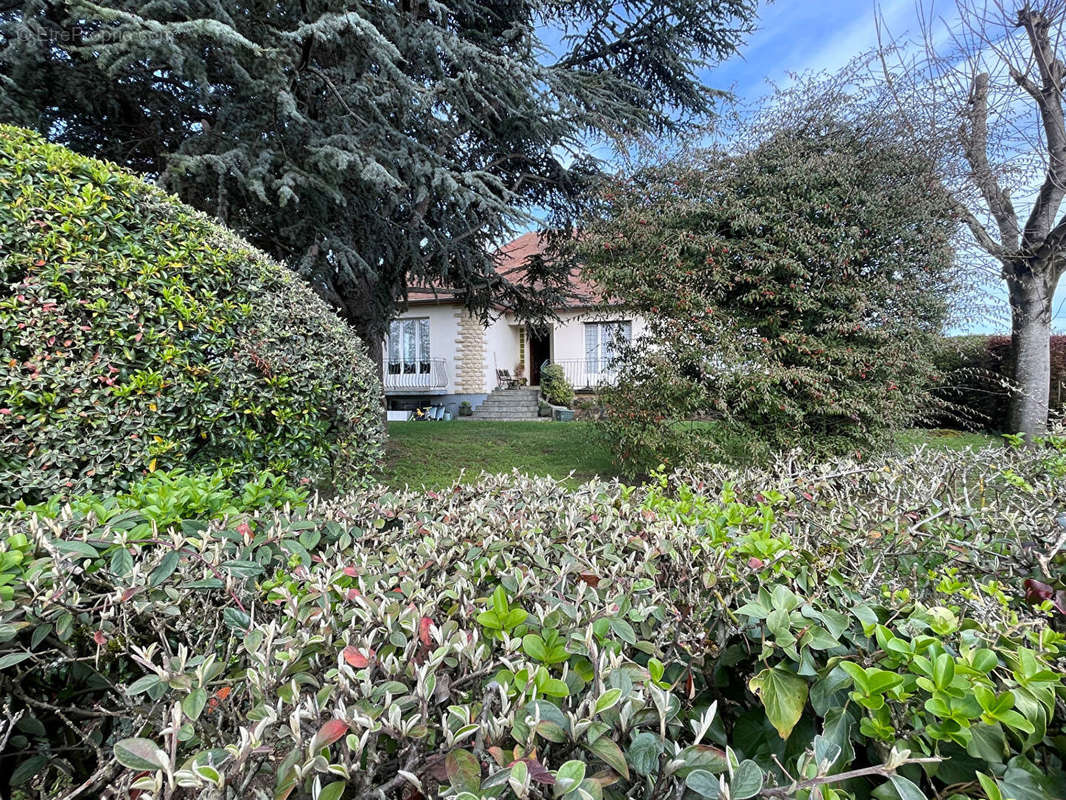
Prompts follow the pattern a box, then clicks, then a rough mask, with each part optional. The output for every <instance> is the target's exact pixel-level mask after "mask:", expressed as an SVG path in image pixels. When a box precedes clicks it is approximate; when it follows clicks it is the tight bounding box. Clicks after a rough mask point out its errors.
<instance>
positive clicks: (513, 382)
mask: <svg viewBox="0 0 1066 800" xmlns="http://www.w3.org/2000/svg"><path fill="white" fill-rule="evenodd" d="M496 388H497V389H517V388H518V378H515V377H513V376H512V375H511V371H510V370H506V369H498V370H496Z"/></svg>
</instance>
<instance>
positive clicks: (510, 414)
mask: <svg viewBox="0 0 1066 800" xmlns="http://www.w3.org/2000/svg"><path fill="white" fill-rule="evenodd" d="M539 395H540V390H539V389H496V390H495V391H494V392H492V394H490V395H489V396H488V397H487V398H485V402H484V403H482V404H481V405H480V406H478V407H477V408H475V409H474V415H473V416H472V417H467V418H466V419H493V420H521V419H525V420H537V419H541V417H538V416H537V398H538V396H539ZM460 419H462V417H460Z"/></svg>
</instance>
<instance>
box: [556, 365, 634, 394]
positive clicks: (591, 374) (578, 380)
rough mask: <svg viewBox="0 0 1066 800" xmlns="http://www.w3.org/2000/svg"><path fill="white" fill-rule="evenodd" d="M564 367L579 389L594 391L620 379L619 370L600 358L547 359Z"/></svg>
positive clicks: (569, 378) (572, 384)
mask: <svg viewBox="0 0 1066 800" xmlns="http://www.w3.org/2000/svg"><path fill="white" fill-rule="evenodd" d="M547 364H555V365H557V366H560V367H562V368H563V374H564V375H566V380H567V381H568V382H569V383H570V385H571V386H573V387H574V388H575V389H577V390H578V391H583V390H584V391H594V390H595V389H597V388H598V387H600V386H611V385H613V384H614V382H615V381H616V380H618V370H617V369H615V368H614V366H613V365H612V364H610V363H605V362H604V361H603V360H602V359H598V358H561V359H559V360H558V361H550V362H549V361H546V362H545V365H547Z"/></svg>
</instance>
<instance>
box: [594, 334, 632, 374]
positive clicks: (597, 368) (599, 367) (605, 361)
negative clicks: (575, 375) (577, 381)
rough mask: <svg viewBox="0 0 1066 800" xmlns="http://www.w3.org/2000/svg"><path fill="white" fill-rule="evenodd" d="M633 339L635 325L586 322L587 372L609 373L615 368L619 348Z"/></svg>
mask: <svg viewBox="0 0 1066 800" xmlns="http://www.w3.org/2000/svg"><path fill="white" fill-rule="evenodd" d="M632 337H633V323H632V322H629V321H625V322H586V323H585V370H586V371H587V372H590V373H594V374H595V373H600V372H608V371H610V370H611V369H613V368H614V361H615V359H616V358H617V357H618V350H619V347H620V346H621V345H622V344H624V343H628V342H629V341H630V340H631V339H632Z"/></svg>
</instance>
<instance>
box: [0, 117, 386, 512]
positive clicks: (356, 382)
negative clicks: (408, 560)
mask: <svg viewBox="0 0 1066 800" xmlns="http://www.w3.org/2000/svg"><path fill="white" fill-rule="evenodd" d="M380 407H381V385H380V381H379V380H378V379H377V377H376V375H375V370H374V367H373V365H372V364H371V362H370V360H369V359H368V358H367V356H366V354H365V352H364V351H363V349H362V347H361V346H360V345H359V343H358V340H357V338H356V337H355V336H354V335H353V333H352V332H351V330H350V329H348V328H347V327H346V326H345V325H344V324H343V322H342V321H341V320H340V319H339V318H338V317H337V316H336V315H335V314H334V313H333V312H332V311H330V309H329V308H328V307H327V306H326V305H325V303H323V302H322V301H321V300H320V299H319V298H318V297H317V296H315V295H314V293H313V292H312V291H311V290H310V288H308V287H307V286H306V285H305V284H304V283H303V282H302V281H301V280H299V279H298V278H297V277H296V276H295V275H294V274H293V273H292V272H291V271H290V270H288V269H286V268H285V267H283V266H282V265H280V264H277V263H275V262H273V261H271V260H270V259H269V258H267V257H266V256H264V255H263V254H262V253H260V252H258V251H256V250H254V249H253V248H252V247H251V246H249V245H248V244H247V243H245V242H244V241H242V240H240V239H239V238H237V237H236V236H235V235H233V234H231V233H230V232H228V231H227V230H225V229H224V228H223V227H221V226H219V225H217V224H215V223H214V222H212V221H211V220H210V219H209V218H208V217H206V216H204V215H203V214H200V213H198V212H196V211H193V210H192V209H190V208H188V207H187V206H184V205H182V204H181V203H179V202H178V201H177V200H175V199H174V198H172V197H168V196H167V195H166V194H164V193H163V192H162V191H160V190H158V189H156V188H154V187H153V186H151V185H149V184H148V183H146V182H145V181H143V180H141V179H139V178H137V177H136V176H134V175H132V174H130V173H128V172H125V171H124V170H122V169H120V168H118V167H116V166H114V165H112V164H108V163H104V162H101V161H96V160H93V159H90V158H84V157H82V156H79V155H76V154H74V153H72V152H70V151H68V150H66V149H64V148H62V147H59V146H56V145H52V144H49V143H47V142H45V141H43V140H42V139H41V138H39V137H38V136H37V135H36V134H34V133H30V132H28V131H24V130H21V129H18V128H12V127H8V126H2V127H0V504H9V503H12V502H14V501H15V500H17V499H19V498H21V497H27V498H29V499H31V500H40V499H43V498H46V497H48V496H50V495H52V494H54V493H57V492H66V493H72V492H77V491H86V490H107V489H119V488H122V487H125V486H127V485H129V483H130V481H131V480H133V479H135V478H136V477H138V476H140V475H143V474H144V473H146V472H152V471H153V470H156V469H164V468H165V469H174V468H182V469H189V470H196V469H206V470H208V471H212V472H213V471H215V470H216V469H219V468H221V469H222V470H223V471H224V472H226V473H227V474H228V475H230V476H231V477H232V479H233V480H240V479H244V478H247V477H249V476H250V475H251V474H252V473H253V472H254V471H255V470H257V469H271V470H273V471H275V472H278V473H280V474H284V475H287V476H290V477H292V478H294V479H305V480H306V481H308V482H310V483H313V484H315V485H322V484H329V485H331V486H337V487H340V488H346V487H351V486H353V485H354V484H355V483H358V482H359V481H360V480H362V479H363V478H364V477H365V476H366V475H367V474H368V473H369V471H370V468H371V466H372V465H373V464H374V463H375V462H376V460H377V458H378V455H379V452H380V450H381V439H382V431H381V423H380V417H381V414H380Z"/></svg>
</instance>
